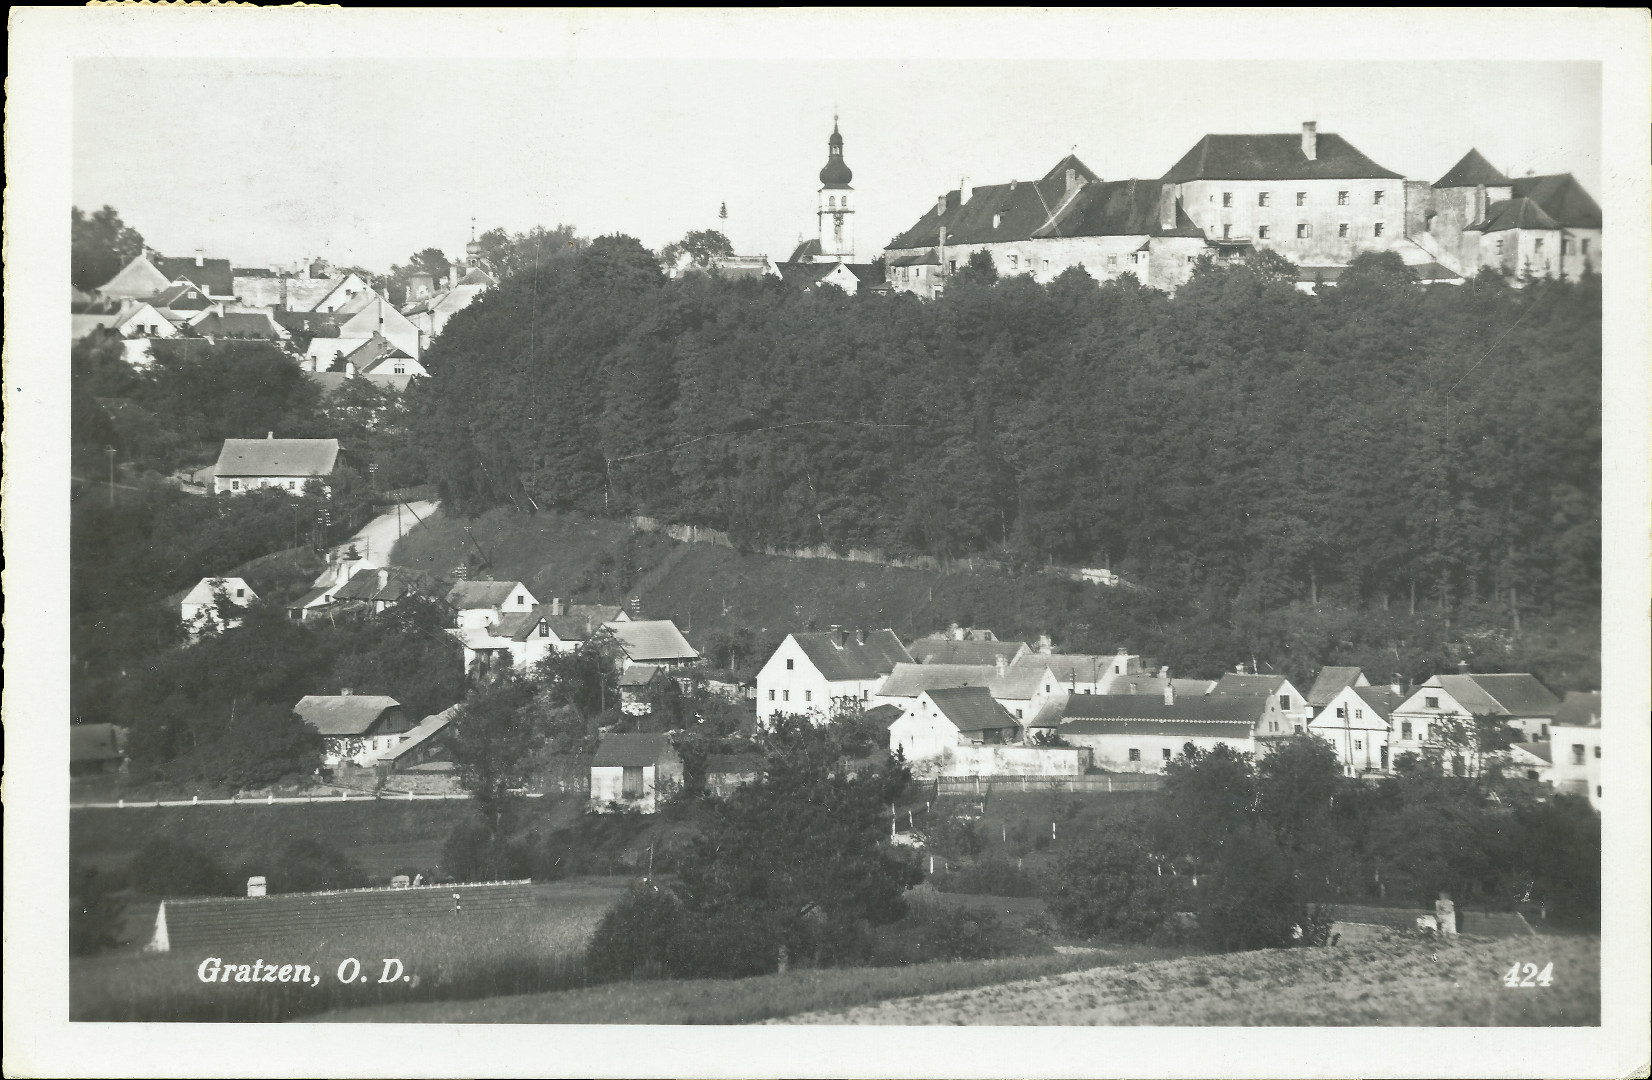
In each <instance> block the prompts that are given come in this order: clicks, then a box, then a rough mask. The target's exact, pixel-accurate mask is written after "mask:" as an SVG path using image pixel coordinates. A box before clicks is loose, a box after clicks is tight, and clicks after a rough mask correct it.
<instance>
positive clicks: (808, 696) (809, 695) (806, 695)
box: [803, 690, 815, 701]
mask: <svg viewBox="0 0 1652 1080" xmlns="http://www.w3.org/2000/svg"><path fill="white" fill-rule="evenodd" d="M814 699H815V692H814V691H813V690H805V691H803V700H804V701H813V700H814Z"/></svg>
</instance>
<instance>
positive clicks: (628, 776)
mask: <svg viewBox="0 0 1652 1080" xmlns="http://www.w3.org/2000/svg"><path fill="white" fill-rule="evenodd" d="M624 769H625V775H624V776H623V777H622V778H621V780H620V797H621V798H623V799H640V798H642V766H641V765H626V766H624Z"/></svg>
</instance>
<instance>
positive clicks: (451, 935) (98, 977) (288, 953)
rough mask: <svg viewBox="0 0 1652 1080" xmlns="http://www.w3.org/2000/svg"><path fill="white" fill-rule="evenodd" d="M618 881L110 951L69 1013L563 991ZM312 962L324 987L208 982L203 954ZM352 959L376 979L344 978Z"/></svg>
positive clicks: (193, 1016)
mask: <svg viewBox="0 0 1652 1080" xmlns="http://www.w3.org/2000/svg"><path fill="white" fill-rule="evenodd" d="M621 887H622V883H621V882H613V883H609V882H592V881H575V882H559V883H556V884H553V885H544V886H540V887H538V888H537V889H536V896H535V903H534V904H533V905H532V906H531V907H528V908H524V909H521V910H517V911H509V912H498V913H487V914H478V915H475V916H472V917H470V918H467V919H465V920H464V921H463V922H452V921H448V920H415V921H410V922H408V923H405V924H403V925H399V926H387V927H383V928H380V929H376V930H372V931H368V932H352V933H351V934H349V935H348V936H341V937H339V938H337V939H334V940H327V941H316V940H314V939H309V938H306V939H302V940H299V939H292V938H289V939H285V940H283V939H280V938H274V939H271V940H266V941H257V942H252V941H236V942H231V943H225V944H224V945H222V946H218V947H211V948H205V947H192V948H190V949H188V950H179V951H175V952H172V953H166V954H143V953H137V952H131V951H128V952H123V953H110V954H105V955H102V956H95V957H87V958H80V959H74V960H71V961H70V966H69V1015H70V1019H72V1020H143V1021H158V1020H187V1021H247V1022H269V1021H277V1020H291V1019H297V1018H300V1017H304V1016H308V1015H310V1014H313V1013H318V1012H323V1011H326V1010H330V1009H340V1008H349V1007H352V1006H358V1005H368V1004H379V1003H385V1002H398V1003H400V1002H408V1001H435V1000H452V999H461V998H477V997H491V996H494V995H497V994H522V993H530V992H539V991H546V990H553V989H565V988H567V987H571V986H579V985H583V983H584V982H585V967H584V952H585V947H586V945H587V943H588V942H589V941H590V938H591V935H592V933H593V932H594V931H595V930H596V926H597V923H598V922H599V921H600V920H601V918H602V915H603V913H604V912H605V911H606V910H607V909H608V907H609V905H611V904H612V903H613V902H614V901H615V900H616V899H618V898H619V896H620V891H621ZM213 956H216V957H218V958H220V960H222V961H223V962H224V963H237V964H251V963H253V961H254V960H262V961H263V962H264V963H265V964H266V965H267V964H271V963H274V964H287V963H292V964H310V965H312V967H313V968H314V970H315V971H316V972H317V973H318V974H319V978H320V981H319V984H318V985H314V986H312V985H296V984H291V983H288V984H281V983H263V982H260V983H257V984H247V983H235V982H232V983H227V984H225V983H219V982H213V983H204V982H202V981H201V980H200V978H199V977H198V974H197V972H198V968H199V966H200V964H201V962H202V961H203V960H205V959H207V958H208V957H213ZM348 957H354V958H355V959H356V960H358V961H359V962H360V963H361V973H362V974H363V975H366V976H368V978H369V981H368V982H365V983H363V982H354V983H349V984H344V983H341V982H339V980H338V978H337V972H338V969H339V965H340V964H341V963H342V962H343V961H344V960H345V959H346V958H348ZM387 958H395V959H398V960H400V961H401V962H402V966H403V972H404V974H405V975H406V976H407V978H406V981H402V982H393V983H390V984H385V985H381V984H380V983H379V982H378V981H377V980H378V978H379V976H380V972H381V970H382V968H383V961H384V960H385V959H387Z"/></svg>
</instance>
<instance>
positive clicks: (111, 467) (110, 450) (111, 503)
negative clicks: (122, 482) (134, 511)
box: [104, 446, 115, 510]
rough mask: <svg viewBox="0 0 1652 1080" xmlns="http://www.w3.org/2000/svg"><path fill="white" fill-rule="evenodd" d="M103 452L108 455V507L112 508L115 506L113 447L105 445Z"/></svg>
mask: <svg viewBox="0 0 1652 1080" xmlns="http://www.w3.org/2000/svg"><path fill="white" fill-rule="evenodd" d="M104 452H105V453H107V454H108V455H109V509H111V510H113V509H114V508H115V448H114V447H113V446H106V447H104Z"/></svg>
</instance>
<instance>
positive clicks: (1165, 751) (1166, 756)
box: [1159, 746, 1170, 761]
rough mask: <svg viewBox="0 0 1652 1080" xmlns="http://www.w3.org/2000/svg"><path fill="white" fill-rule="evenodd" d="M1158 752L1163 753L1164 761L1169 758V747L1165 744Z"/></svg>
mask: <svg viewBox="0 0 1652 1080" xmlns="http://www.w3.org/2000/svg"><path fill="white" fill-rule="evenodd" d="M1159 753H1161V754H1163V755H1164V759H1165V760H1166V761H1169V760H1170V747H1168V746H1166V747H1165V748H1164V749H1162V750H1160V751H1159Z"/></svg>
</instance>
